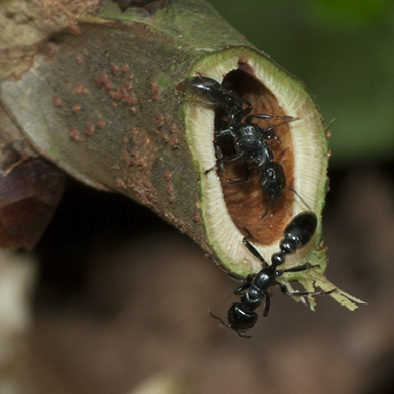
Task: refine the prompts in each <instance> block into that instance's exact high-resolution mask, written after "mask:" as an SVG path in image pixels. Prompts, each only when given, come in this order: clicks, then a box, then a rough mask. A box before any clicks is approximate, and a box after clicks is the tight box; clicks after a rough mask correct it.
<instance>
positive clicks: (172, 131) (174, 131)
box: [170, 123, 177, 133]
mask: <svg viewBox="0 0 394 394" xmlns="http://www.w3.org/2000/svg"><path fill="white" fill-rule="evenodd" d="M176 130H177V127H176V124H175V123H172V124H171V126H170V131H171V133H176Z"/></svg>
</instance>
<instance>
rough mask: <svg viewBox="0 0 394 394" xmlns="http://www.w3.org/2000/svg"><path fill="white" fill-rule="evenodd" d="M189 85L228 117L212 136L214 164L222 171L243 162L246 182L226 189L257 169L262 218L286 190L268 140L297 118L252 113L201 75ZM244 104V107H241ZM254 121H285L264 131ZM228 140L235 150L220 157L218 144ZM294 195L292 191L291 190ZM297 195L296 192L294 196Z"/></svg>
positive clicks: (232, 94) (242, 101) (237, 98)
mask: <svg viewBox="0 0 394 394" xmlns="http://www.w3.org/2000/svg"><path fill="white" fill-rule="evenodd" d="M188 86H189V89H190V91H191V93H193V94H195V95H196V96H198V97H199V99H200V100H201V101H202V102H203V103H205V104H208V105H213V106H215V108H219V109H220V110H221V111H223V113H224V114H225V116H226V117H227V122H222V124H221V127H220V128H219V130H215V133H214V146H215V152H216V158H217V163H216V165H215V167H216V166H218V167H219V169H220V171H223V164H224V163H225V162H228V161H236V160H239V159H242V160H243V162H244V163H245V164H246V165H245V173H246V178H245V179H233V180H231V181H230V182H228V183H227V186H230V185H236V184H239V183H243V182H246V181H248V180H249V177H250V171H251V167H255V168H257V171H258V172H259V176H260V185H261V187H262V188H263V190H264V191H265V193H266V194H267V195H268V203H267V207H266V210H265V212H264V213H263V215H261V216H260V218H264V217H265V216H266V215H267V213H268V211H269V208H270V206H271V204H272V202H274V201H275V200H277V199H278V198H279V197H280V196H281V195H282V193H283V190H284V189H285V187H286V175H285V172H284V169H283V167H282V165H281V164H280V163H278V162H274V161H273V158H274V155H273V153H272V150H271V147H270V146H269V144H268V140H270V139H273V140H276V141H279V138H278V137H277V136H276V135H275V134H274V133H273V130H274V129H275V128H276V127H279V126H281V125H283V124H286V123H289V122H291V121H293V120H296V118H294V117H292V116H273V115H266V114H251V115H249V116H247V117H246V119H245V121H244V122H242V119H243V118H244V117H245V116H246V115H248V114H249V113H250V111H251V110H252V108H253V107H252V105H251V104H250V103H249V101H247V100H246V99H245V98H243V97H242V96H240V95H239V94H237V93H236V92H235V91H233V90H231V89H229V88H227V87H224V86H223V85H221V84H220V83H219V82H217V81H215V80H214V79H212V78H208V77H203V76H201V75H199V76H197V77H193V78H190V80H189V81H188ZM244 105H246V108H243V106H244ZM253 118H258V119H282V120H284V122H282V123H280V124H277V125H274V126H270V127H268V128H267V129H264V128H262V127H260V126H259V125H257V124H256V123H253V122H252V120H253ZM225 139H227V140H229V141H230V143H231V145H232V146H233V148H234V153H233V154H230V155H229V154H227V155H225V154H223V152H222V147H221V141H223V140H225ZM215 167H212V168H209V169H208V170H206V171H205V174H207V173H208V172H210V171H212V170H213V169H214V168H215ZM291 190H292V191H294V192H295V190H293V189H291ZM296 194H297V193H296Z"/></svg>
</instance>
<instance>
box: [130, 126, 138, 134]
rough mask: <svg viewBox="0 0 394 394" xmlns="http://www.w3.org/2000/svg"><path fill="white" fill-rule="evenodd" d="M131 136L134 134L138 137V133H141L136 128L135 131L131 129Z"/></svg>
mask: <svg viewBox="0 0 394 394" xmlns="http://www.w3.org/2000/svg"><path fill="white" fill-rule="evenodd" d="M130 132H131V134H133V135H137V134H138V133H139V130H138V129H137V128H136V127H134V128H133V129H131V131H130Z"/></svg>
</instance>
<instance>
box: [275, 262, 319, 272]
mask: <svg viewBox="0 0 394 394" xmlns="http://www.w3.org/2000/svg"><path fill="white" fill-rule="evenodd" d="M314 267H319V265H312V264H310V263H305V264H302V265H297V266H296V267H290V268H287V269H284V270H283V272H300V271H306V270H309V269H311V268H314Z"/></svg>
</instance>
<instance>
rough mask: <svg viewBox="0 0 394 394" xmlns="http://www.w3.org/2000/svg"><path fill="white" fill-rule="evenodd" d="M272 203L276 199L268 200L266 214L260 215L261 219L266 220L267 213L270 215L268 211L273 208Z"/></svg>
mask: <svg viewBox="0 0 394 394" xmlns="http://www.w3.org/2000/svg"><path fill="white" fill-rule="evenodd" d="M272 201H274V199H272V198H270V199H269V200H268V203H267V208H265V211H264V213H263V214H262V215H260V219H264V218H265V217H266V216H267V213H268V211H269V210H270V208H271V203H272Z"/></svg>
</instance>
